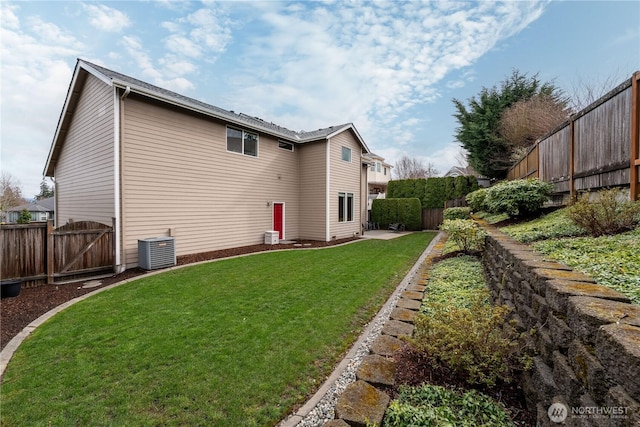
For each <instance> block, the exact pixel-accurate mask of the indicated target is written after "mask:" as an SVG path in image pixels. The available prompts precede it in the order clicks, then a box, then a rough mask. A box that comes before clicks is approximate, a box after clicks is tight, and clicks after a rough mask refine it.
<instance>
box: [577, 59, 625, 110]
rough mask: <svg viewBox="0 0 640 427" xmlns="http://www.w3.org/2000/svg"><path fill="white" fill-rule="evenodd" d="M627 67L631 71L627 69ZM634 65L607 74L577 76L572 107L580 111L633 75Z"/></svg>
mask: <svg viewBox="0 0 640 427" xmlns="http://www.w3.org/2000/svg"><path fill="white" fill-rule="evenodd" d="M627 69H628V70H629V71H627ZM634 71H636V69H635V68H634V67H631V66H629V67H626V68H625V69H622V68H618V69H617V70H615V71H613V72H611V73H610V74H609V75H607V76H591V77H588V78H587V77H583V76H577V77H576V79H575V80H574V82H573V83H572V86H571V91H570V98H571V109H572V110H573V111H574V112H579V111H580V110H583V109H585V108H586V107H587V106H589V105H590V104H592V103H594V102H595V101H597V100H598V99H600V98H602V97H603V96H604V95H606V94H607V93H608V92H609V91H610V90H613V89H614V88H615V87H616V86H618V85H619V84H621V83H622V82H624V80H625V79H627V78H629V77H631V75H632V74H633V72H634Z"/></svg>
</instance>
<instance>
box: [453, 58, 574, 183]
mask: <svg viewBox="0 0 640 427" xmlns="http://www.w3.org/2000/svg"><path fill="white" fill-rule="evenodd" d="M535 95H544V96H548V97H550V98H551V99H553V100H555V101H556V102H558V103H564V105H566V103H567V100H566V98H565V97H564V95H563V93H562V91H561V90H559V89H558V88H556V87H555V86H554V85H553V84H552V83H542V82H540V80H538V76H537V74H536V75H534V76H532V77H527V75H526V74H522V73H520V72H519V71H518V70H514V71H513V72H512V74H511V76H509V77H508V78H507V79H506V80H504V81H503V82H502V83H501V84H500V87H496V86H494V87H492V88H490V89H488V88H482V90H481V91H480V93H479V94H478V95H476V96H473V97H471V98H470V99H469V100H468V106H466V105H465V104H463V103H462V102H461V101H459V100H457V99H454V100H453V103H454V105H455V107H456V110H457V112H456V114H454V117H455V118H456V119H457V120H458V123H459V124H460V126H459V127H458V128H457V129H456V138H457V140H458V141H459V142H460V143H461V144H462V146H463V147H464V149H465V150H466V151H467V153H468V161H469V164H470V165H471V166H472V167H473V168H474V169H475V170H476V171H478V172H479V173H480V174H482V175H484V176H487V177H490V178H504V177H505V176H506V173H507V170H508V169H509V167H510V166H511V151H512V146H511V145H510V143H509V141H508V140H506V139H505V138H504V137H503V136H502V135H501V133H500V119H501V117H502V113H503V111H505V110H506V109H508V108H509V107H511V106H512V105H513V104H515V103H516V102H518V101H521V100H527V99H530V98H532V97H533V96H535Z"/></svg>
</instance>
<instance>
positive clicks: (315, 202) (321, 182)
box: [296, 141, 327, 241]
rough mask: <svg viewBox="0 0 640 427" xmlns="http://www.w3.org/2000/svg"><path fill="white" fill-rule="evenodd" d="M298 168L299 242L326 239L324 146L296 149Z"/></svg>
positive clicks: (305, 146)
mask: <svg viewBox="0 0 640 427" xmlns="http://www.w3.org/2000/svg"><path fill="white" fill-rule="evenodd" d="M296 151H297V153H298V156H299V164H300V178H299V181H300V186H299V190H298V191H299V193H300V233H299V234H300V236H299V238H300V239H306V240H320V241H325V240H326V239H327V231H326V228H327V211H326V206H325V205H326V200H327V191H326V189H327V171H326V166H327V142H326V141H321V142H314V143H307V144H302V145H299V146H296Z"/></svg>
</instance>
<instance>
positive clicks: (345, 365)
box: [278, 232, 443, 427]
mask: <svg viewBox="0 0 640 427" xmlns="http://www.w3.org/2000/svg"><path fill="white" fill-rule="evenodd" d="M442 236H443V233H442V232H439V233H438V234H437V235H436V236H435V237H434V238H433V240H431V243H429V246H427V248H426V249H425V250H424V252H422V254H421V255H420V257H419V258H418V260H417V261H416V263H415V264H414V265H413V267H412V268H411V270H409V272H408V273H407V274H406V276H405V277H404V279H402V281H401V282H400V284H399V285H398V287H397V288H396V290H395V291H394V292H393V294H391V296H390V297H389V298H388V299H387V301H386V302H385V304H384V305H383V306H382V308H381V309H380V310H379V311H378V313H377V314H376V316H375V317H374V318H373V320H372V321H371V322H369V323H368V324H367V326H366V327H365V329H364V331H363V332H362V333H361V334H360V336H359V337H358V339H357V340H356V342H355V343H354V344H353V346H352V347H351V350H349V352H348V353H347V355H346V356H345V358H344V359H342V361H341V362H340V363H339V364H338V365H337V366H336V368H335V369H334V371H333V372H332V373H331V375H329V377H328V378H327V380H326V381H325V382H324V383H323V384H322V386H320V388H319V389H318V391H317V392H316V393H315V394H314V395H313V396H312V397H311V398H310V399H309V400H308V401H307V402H306V403H305V404H304V405H303V406H302V407H300V408H299V409H298V410H297V411H295V413H294V414H292V415H290V416H288V417H287V418H285V419H284V420H283V421H282V422H280V424H278V427H320V426H322V425H323V424H324V423H326V422H329V421H331V420H332V419H334V417H335V412H334V408H335V406H336V402H337V401H338V399H339V397H340V395H341V394H342V392H343V391H344V390H345V389H346V388H347V386H348V385H349V384H351V383H352V382H355V381H356V371H357V370H358V367H359V366H360V363H361V362H362V360H363V359H364V358H365V357H366V356H367V355H368V354H369V350H370V348H371V344H372V343H373V342H374V341H375V340H376V338H378V336H379V335H380V332H381V331H382V328H383V327H384V325H385V323H386V322H387V321H388V320H389V318H390V316H391V312H392V311H393V309H394V308H395V306H396V303H397V302H398V300H399V299H400V296H401V295H402V293H403V292H404V291H405V289H406V288H407V287H408V286H409V285H410V284H412V282H413V281H414V280H415V279H416V276H417V273H418V270H419V269H420V267H421V266H422V265H423V264H424V262H425V260H426V258H427V257H428V256H429V254H430V253H431V252H432V250H433V248H434V247H435V245H436V244H437V243H438V242H439V241H440V239H441V238H442Z"/></svg>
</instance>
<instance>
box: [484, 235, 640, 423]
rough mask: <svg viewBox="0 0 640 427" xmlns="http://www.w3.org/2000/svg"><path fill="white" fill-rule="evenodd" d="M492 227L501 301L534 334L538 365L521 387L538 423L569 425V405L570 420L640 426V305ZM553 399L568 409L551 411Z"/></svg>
mask: <svg viewBox="0 0 640 427" xmlns="http://www.w3.org/2000/svg"><path fill="white" fill-rule="evenodd" d="M485 228H486V229H487V232H488V237H487V242H486V248H485V253H484V265H485V271H486V273H487V278H488V282H489V287H490V289H491V293H492V295H493V297H494V301H495V302H496V303H498V304H506V305H507V306H509V307H510V308H512V310H513V318H514V319H515V320H516V322H517V326H518V329H519V330H520V331H522V332H531V331H534V332H533V334H531V335H530V336H529V337H528V338H527V348H528V350H530V351H531V353H532V355H533V356H534V363H533V369H532V370H531V371H529V372H527V373H525V374H524V376H523V380H522V387H523V390H524V391H525V395H526V398H527V405H528V406H529V408H530V409H531V410H533V411H536V412H537V418H538V425H540V426H555V425H562V424H556V422H555V421H559V420H560V419H561V418H563V414H562V411H563V410H566V411H568V413H567V417H566V419H565V420H564V423H565V424H566V425H576V426H592V425H596V426H597V425H606V426H639V425H640V403H638V402H640V306H638V305H632V304H629V299H628V298H627V297H625V296H624V295H622V294H620V293H619V292H616V291H614V290H612V289H609V288H607V287H604V286H600V285H598V284H596V283H595V281H594V280H593V279H591V278H590V277H588V276H586V275H584V274H581V273H579V272H576V271H574V270H572V269H571V268H569V267H567V266H566V265H563V264H560V263H556V262H549V261H545V260H543V258H542V256H541V255H540V254H538V253H536V252H534V251H533V250H532V249H531V248H530V247H528V246H526V245H523V244H520V243H518V242H516V241H515V240H513V239H511V238H510V237H508V236H506V235H505V234H503V233H501V232H500V231H498V230H497V229H496V228H495V227H491V226H486V225H485ZM553 403H562V404H564V406H563V405H553V408H552V409H551V411H549V408H550V406H551V405H552V404H553ZM554 409H555V412H553V410H554ZM550 413H551V414H552V415H553V416H554V422H552V421H551V419H550V415H549V414H550ZM608 414H613V415H611V416H610V415H608Z"/></svg>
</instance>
